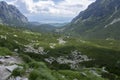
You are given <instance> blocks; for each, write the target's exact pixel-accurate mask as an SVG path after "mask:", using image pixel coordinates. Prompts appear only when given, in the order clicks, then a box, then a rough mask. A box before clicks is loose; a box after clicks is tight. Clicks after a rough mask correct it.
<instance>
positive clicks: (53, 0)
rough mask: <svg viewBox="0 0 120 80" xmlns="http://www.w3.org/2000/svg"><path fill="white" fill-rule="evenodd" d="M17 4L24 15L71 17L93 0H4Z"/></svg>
mask: <svg viewBox="0 0 120 80" xmlns="http://www.w3.org/2000/svg"><path fill="white" fill-rule="evenodd" d="M6 1H7V2H8V3H9V4H13V5H15V6H17V7H18V8H19V9H20V10H21V11H22V12H23V13H24V14H26V16H28V17H30V16H32V15H39V16H40V15H44V16H45V15H47V16H54V17H56V16H57V17H69V18H71V19H72V17H74V16H76V15H77V14H78V13H79V12H80V11H82V10H84V9H86V8H87V6H88V5H89V4H90V3H92V2H94V1H95V0H6Z"/></svg>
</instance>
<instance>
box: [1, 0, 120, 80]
mask: <svg viewBox="0 0 120 80" xmlns="http://www.w3.org/2000/svg"><path fill="white" fill-rule="evenodd" d="M16 1H17V0H16ZM50 1H52V0H50ZM22 4H23V3H22ZM34 5H35V4H34ZM17 7H19V6H17ZM17 7H15V6H14V5H11V4H8V3H6V2H5V1H0V80H120V36H119V34H120V31H119V29H120V26H119V25H120V15H119V13H120V1H119V0H96V1H95V2H93V3H92V4H90V5H89V6H88V8H87V9H85V10H84V11H81V12H80V13H79V15H78V16H76V17H75V18H73V20H71V22H66V23H47V22H45V23H40V22H34V21H33V22H32V21H29V20H28V19H27V17H26V16H24V15H23V14H22V13H21V12H20V11H19V10H18V9H17ZM37 7H38V6H37ZM69 7H70V6H69ZM35 9H37V8H36V7H35ZM38 11H39V10H38ZM42 17H43V16H42ZM56 18H57V17H56ZM51 22H52V21H51ZM56 22H57V21H56Z"/></svg>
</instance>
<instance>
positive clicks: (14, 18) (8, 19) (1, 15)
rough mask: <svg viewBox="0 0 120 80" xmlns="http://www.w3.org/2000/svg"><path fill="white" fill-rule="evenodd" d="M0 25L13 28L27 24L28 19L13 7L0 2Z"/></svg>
mask: <svg viewBox="0 0 120 80" xmlns="http://www.w3.org/2000/svg"><path fill="white" fill-rule="evenodd" d="M0 23H3V24H9V25H14V26H15V25H21V24H26V23H28V19H27V18H26V17H25V16H24V15H23V14H22V13H21V12H20V11H19V10H18V9H17V8H16V7H15V6H14V5H9V4H7V3H6V2H5V1H1V2H0Z"/></svg>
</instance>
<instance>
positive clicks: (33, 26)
mask: <svg viewBox="0 0 120 80" xmlns="http://www.w3.org/2000/svg"><path fill="white" fill-rule="evenodd" d="M27 28H28V29H29V30H31V31H34V32H43V33H49V32H50V33H51V32H55V30H56V29H57V27H55V26H53V25H51V24H43V23H38V22H34V23H33V22H32V23H29V24H28V25H27Z"/></svg>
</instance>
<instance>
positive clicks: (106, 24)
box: [64, 0, 120, 39]
mask: <svg viewBox="0 0 120 80" xmlns="http://www.w3.org/2000/svg"><path fill="white" fill-rule="evenodd" d="M119 30H120V0H96V1H95V2H94V3H92V4H91V5H89V6H88V8H87V9H86V10H84V11H82V12H80V14H79V15H78V16H76V17H75V18H74V19H73V20H72V21H71V23H70V24H69V25H67V27H66V29H65V30H64V31H65V32H66V31H67V32H69V33H71V34H72V35H73V34H74V35H79V36H82V37H85V38H96V39H98V38H102V39H106V38H109V39H120V36H119V34H120V31H119Z"/></svg>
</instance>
